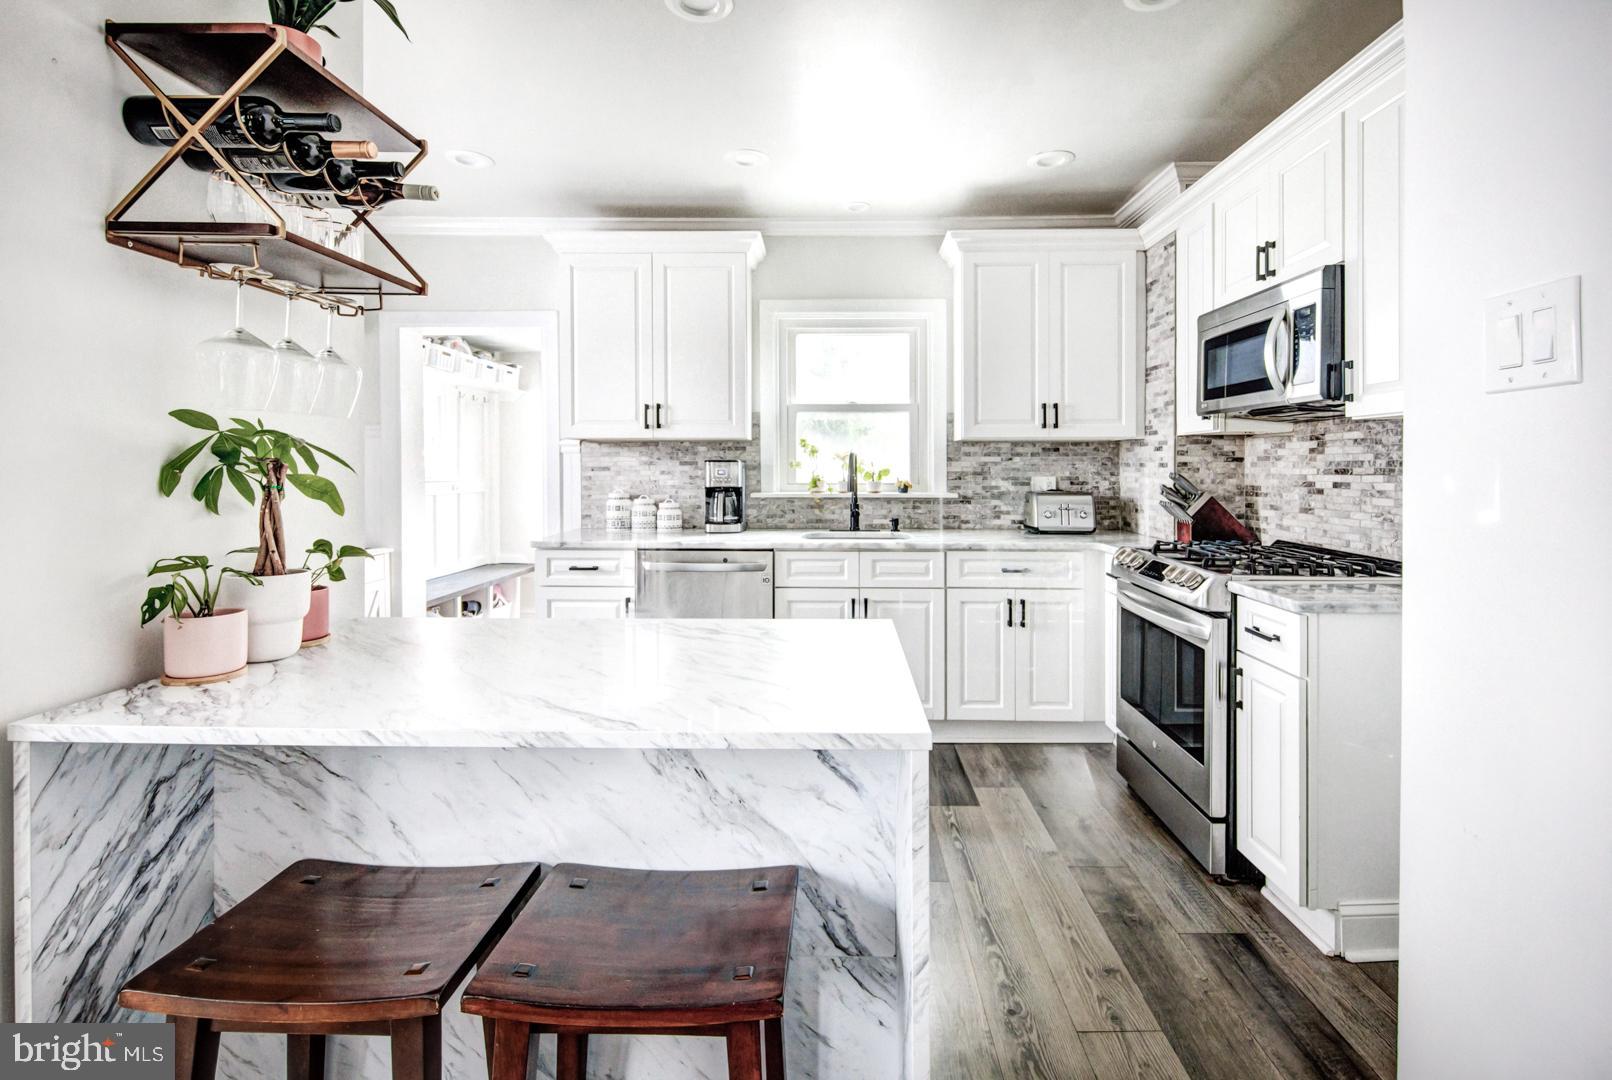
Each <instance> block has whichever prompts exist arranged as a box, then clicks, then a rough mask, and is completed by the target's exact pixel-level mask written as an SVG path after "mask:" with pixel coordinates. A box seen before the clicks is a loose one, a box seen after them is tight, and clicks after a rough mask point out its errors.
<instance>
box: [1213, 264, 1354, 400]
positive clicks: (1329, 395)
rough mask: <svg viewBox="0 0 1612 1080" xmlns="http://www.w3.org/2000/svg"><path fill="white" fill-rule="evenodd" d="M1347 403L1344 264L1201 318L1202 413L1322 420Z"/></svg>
mask: <svg viewBox="0 0 1612 1080" xmlns="http://www.w3.org/2000/svg"><path fill="white" fill-rule="evenodd" d="M1343 402H1344V387H1343V264H1341V263H1334V264H1332V265H1331V266H1323V267H1321V269H1319V270H1316V271H1313V272H1311V273H1308V274H1304V275H1302V276H1300V277H1296V278H1293V279H1292V280H1290V281H1286V282H1283V283H1282V284H1281V285H1275V286H1272V287H1271V288H1269V289H1265V290H1264V291H1262V292H1257V293H1255V294H1254V295H1253V296H1249V297H1246V298H1244V299H1242V300H1238V301H1237V302H1236V303H1232V304H1227V305H1226V306H1225V307H1221V308H1216V309H1215V310H1214V311H1211V312H1209V313H1208V314H1207V315H1204V316H1202V317H1201V318H1199V319H1198V413H1199V415H1201V416H1209V415H1212V414H1215V413H1220V414H1228V415H1231V416H1249V417H1260V418H1262V419H1267V420H1307V419H1319V418H1321V417H1325V416H1335V415H1337V414H1338V413H1340V412H1342V411H1343Z"/></svg>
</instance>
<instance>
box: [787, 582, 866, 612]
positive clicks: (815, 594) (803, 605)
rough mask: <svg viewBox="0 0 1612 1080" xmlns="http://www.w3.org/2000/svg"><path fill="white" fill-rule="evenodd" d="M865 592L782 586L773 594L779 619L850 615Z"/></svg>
mask: <svg viewBox="0 0 1612 1080" xmlns="http://www.w3.org/2000/svg"><path fill="white" fill-rule="evenodd" d="M860 596H861V593H859V592H858V591H857V590H856V589H778V590H776V591H775V592H774V593H773V594H772V610H773V618H775V619H849V618H851V617H852V615H853V613H854V612H855V610H856V605H857V602H858V600H859V598H860Z"/></svg>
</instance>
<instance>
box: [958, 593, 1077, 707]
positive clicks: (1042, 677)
mask: <svg viewBox="0 0 1612 1080" xmlns="http://www.w3.org/2000/svg"><path fill="white" fill-rule="evenodd" d="M1085 605H1086V600H1085V594H1084V593H1083V592H1082V591H1081V590H1079V589H952V590H949V591H948V592H947V594H946V718H947V719H948V720H1054V721H1064V722H1069V721H1080V720H1084V719H1085V680H1084V668H1085V617H1084V616H1085Z"/></svg>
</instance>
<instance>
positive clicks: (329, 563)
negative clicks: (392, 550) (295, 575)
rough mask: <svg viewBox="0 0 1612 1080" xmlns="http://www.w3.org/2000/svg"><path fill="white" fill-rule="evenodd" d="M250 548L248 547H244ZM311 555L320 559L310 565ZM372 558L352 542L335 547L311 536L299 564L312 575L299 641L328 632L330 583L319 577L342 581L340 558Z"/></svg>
mask: <svg viewBox="0 0 1612 1080" xmlns="http://www.w3.org/2000/svg"><path fill="white" fill-rule="evenodd" d="M247 550H250V549H247ZM315 558H319V559H321V560H323V561H322V562H320V564H319V565H318V566H310V565H309V564H310V563H312V562H313V560H314V559H315ZM368 558H372V556H371V555H370V553H369V552H367V551H365V550H364V549H363V548H361V547H358V546H357V545H355V544H343V545H342V546H341V547H340V548H337V547H336V546H335V545H334V544H332V543H331V542H330V541H329V540H315V541H314V542H313V546H312V547H310V548H309V549H308V550H307V552H306V553H305V555H304V556H303V559H302V568H303V569H304V570H310V571H312V573H313V576H312V577H311V578H309V582H310V584H311V585H312V591H311V592H310V594H309V603H308V614H307V615H306V616H304V618H303V620H302V643H303V644H304V645H307V644H309V643H310V642H315V641H323V640H324V639H325V638H327V637H329V636H330V586H328V585H321V584H320V582H321V581H322V580H326V579H328V580H330V581H346V580H347V571H345V570H343V569H342V567H341V561H342V560H343V559H368Z"/></svg>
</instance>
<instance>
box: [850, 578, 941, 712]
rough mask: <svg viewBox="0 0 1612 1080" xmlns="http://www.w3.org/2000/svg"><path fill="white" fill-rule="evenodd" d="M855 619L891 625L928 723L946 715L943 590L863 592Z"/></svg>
mask: <svg viewBox="0 0 1612 1080" xmlns="http://www.w3.org/2000/svg"><path fill="white" fill-rule="evenodd" d="M857 618H867V619H888V620H890V622H891V623H893V624H894V625H895V629H896V636H897V637H898V638H900V639H901V650H902V652H904V653H906V656H907V667H908V669H909V670H910V671H911V672H912V682H913V686H914V687H916V688H917V691H918V700H919V701H921V702H922V703H923V707H924V715H925V716H927V717H929V719H931V720H939V719H942V718H943V717H944V716H945V715H946V678H945V671H946V593H945V590H943V589H863V590H862V607H861V609H860V610H859V611H858V612H857Z"/></svg>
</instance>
